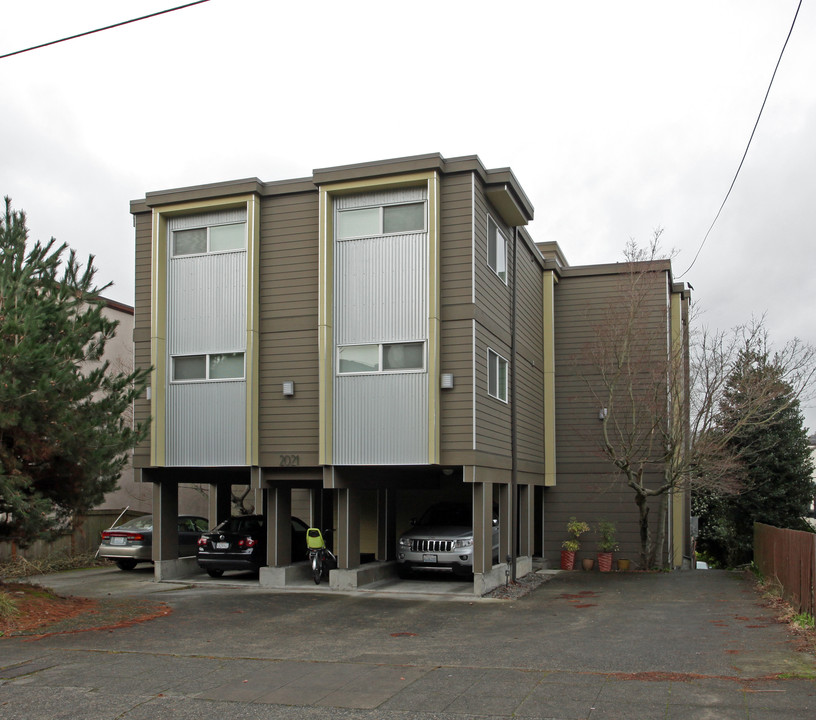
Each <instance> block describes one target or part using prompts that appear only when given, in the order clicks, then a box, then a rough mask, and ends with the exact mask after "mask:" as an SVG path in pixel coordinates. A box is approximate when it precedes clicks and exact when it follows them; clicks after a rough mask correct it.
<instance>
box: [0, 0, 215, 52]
mask: <svg viewBox="0 0 816 720" xmlns="http://www.w3.org/2000/svg"><path fill="white" fill-rule="evenodd" d="M209 1H210V0H196V2H191V3H187V4H186V5H179V6H178V7H174V8H168V9H167V10H159V12H154V13H150V15H142V17H137V18H133V19H132V20H125V21H123V22H118V23H114V24H113V25H106V26H105V27H101V28H97V29H96V30H88V31H87V32H82V33H78V34H77V35H71V36H69V37H64V38H60V39H59V40H52V41H51V42H47V43H42V44H41V45H32V46H31V47H27V48H24V49H23V50H15V51H14V52H10V53H5V54H4V55H0V60H2V59H4V58H7V57H12V56H13V55H21V54H22V53H26V52H31V51H32V50H39V49H40V48H44V47H48V46H49V45H56V44H57V43H62V42H67V41H68V40H76V39H77V38H81V37H85V36H86V35H93V34H94V33H98V32H102V31H103V30H110V29H112V28H117V27H122V25H130V24H131V23H135V22H139V21H140V20H147V19H148V18H152V17H156V16H157V15H166V14H167V13H171V12H175V11H176V10H183V9H184V8H188V7H192V6H193V5H201V3H205V2H209Z"/></svg>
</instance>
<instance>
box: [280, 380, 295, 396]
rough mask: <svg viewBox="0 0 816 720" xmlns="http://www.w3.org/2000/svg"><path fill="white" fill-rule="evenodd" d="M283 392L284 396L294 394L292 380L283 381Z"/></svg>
mask: <svg viewBox="0 0 816 720" xmlns="http://www.w3.org/2000/svg"><path fill="white" fill-rule="evenodd" d="M283 394H284V395H285V396H286V397H291V396H292V395H294V394H295V383H294V382H293V381H292V380H287V381H286V382H285V383H283Z"/></svg>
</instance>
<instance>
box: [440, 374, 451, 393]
mask: <svg viewBox="0 0 816 720" xmlns="http://www.w3.org/2000/svg"><path fill="white" fill-rule="evenodd" d="M439 387H441V388H442V389H443V390H453V373H442V376H441V379H440V382H439Z"/></svg>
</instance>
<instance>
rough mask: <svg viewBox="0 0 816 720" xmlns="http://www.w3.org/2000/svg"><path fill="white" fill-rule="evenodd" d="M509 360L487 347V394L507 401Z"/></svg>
mask: <svg viewBox="0 0 816 720" xmlns="http://www.w3.org/2000/svg"><path fill="white" fill-rule="evenodd" d="M507 369H508V362H507V360H505V359H504V358H503V357H502V356H501V355H499V354H498V353H497V352H494V351H493V350H491V349H490V348H488V349H487V394H488V395H490V396H491V397H494V398H496V399H497V400H501V401H502V402H507Z"/></svg>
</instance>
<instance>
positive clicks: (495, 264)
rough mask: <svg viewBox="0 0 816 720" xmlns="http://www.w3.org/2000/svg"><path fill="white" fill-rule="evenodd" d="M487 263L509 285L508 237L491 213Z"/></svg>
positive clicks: (488, 217) (488, 220) (488, 223)
mask: <svg viewBox="0 0 816 720" xmlns="http://www.w3.org/2000/svg"><path fill="white" fill-rule="evenodd" d="M487 265H488V267H489V268H490V269H491V270H492V271H493V272H494V273H496V275H498V276H499V278H501V281H502V282H503V283H504V284H505V285H507V238H505V237H504V234H503V233H502V231H501V230H499V226H498V225H497V224H496V221H495V220H494V219H493V218H492V217H490V215H488V216H487Z"/></svg>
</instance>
